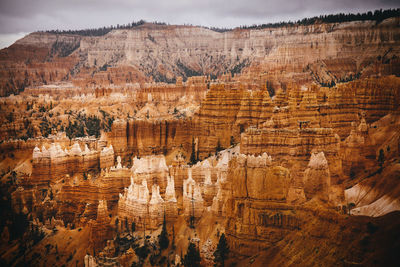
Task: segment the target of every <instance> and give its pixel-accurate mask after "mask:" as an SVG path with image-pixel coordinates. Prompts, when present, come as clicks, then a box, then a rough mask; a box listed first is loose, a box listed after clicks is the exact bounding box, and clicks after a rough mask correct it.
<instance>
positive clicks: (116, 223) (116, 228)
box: [115, 218, 119, 233]
mask: <svg viewBox="0 0 400 267" xmlns="http://www.w3.org/2000/svg"><path fill="white" fill-rule="evenodd" d="M118 224H119V220H118V218H117V219H115V231H116V233H118Z"/></svg>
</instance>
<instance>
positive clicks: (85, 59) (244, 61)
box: [0, 18, 399, 95]
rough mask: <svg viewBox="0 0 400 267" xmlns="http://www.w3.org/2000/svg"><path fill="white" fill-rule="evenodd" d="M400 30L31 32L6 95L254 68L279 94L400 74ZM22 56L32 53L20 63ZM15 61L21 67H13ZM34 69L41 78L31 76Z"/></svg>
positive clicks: (7, 54) (371, 25)
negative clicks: (293, 86) (292, 87)
mask: <svg viewBox="0 0 400 267" xmlns="http://www.w3.org/2000/svg"><path fill="white" fill-rule="evenodd" d="M398 25H399V19H398V18H392V19H388V20H386V21H384V22H381V23H379V24H378V25H375V22H371V21H366V22H349V23H340V24H339V23H333V24H315V25H311V26H290V27H284V28H273V29H272V28H266V29H260V30H255V29H253V30H240V29H236V30H233V31H228V32H224V33H218V32H214V31H211V30H207V29H204V28H199V27H190V26H163V25H152V24H145V25H142V26H140V27H137V28H134V29H129V30H127V29H126V30H113V31H111V32H110V33H108V34H106V35H104V36H100V37H82V36H74V35H65V34H64V35H63V34H58V35H55V34H49V33H32V34H30V35H28V36H26V37H25V38H23V39H21V40H19V41H18V42H16V43H15V44H14V45H13V46H11V47H10V48H8V49H4V50H3V51H2V52H1V56H0V60H1V61H2V62H3V63H4V64H2V65H3V66H4V67H3V74H4V75H1V76H2V77H3V79H2V84H3V85H4V87H2V88H3V90H2V92H1V95H8V94H10V93H15V92H17V91H18V90H19V89H22V88H24V87H26V86H28V85H31V84H36V83H45V84H46V83H48V82H54V81H60V80H62V79H64V80H65V79H66V80H71V79H77V80H81V79H85V77H93V80H94V81H97V82H98V83H99V84H110V83H115V84H123V83H127V82H132V81H145V80H146V79H149V78H147V77H151V79H154V80H156V81H173V80H175V79H176V77H179V76H183V77H188V76H192V75H214V76H216V75H221V74H223V73H225V72H226V71H228V72H230V71H232V72H240V70H241V69H243V68H247V67H248V69H249V71H250V76H251V77H254V76H255V79H257V80H259V81H260V82H261V83H263V84H265V83H266V82H268V83H269V85H270V86H271V88H275V89H278V88H281V87H285V86H286V85H287V84H288V83H290V81H293V80H294V81H296V82H297V83H299V84H304V83H307V82H310V81H316V82H318V83H321V84H330V83H332V82H338V81H342V80H348V79H353V78H354V77H360V76H361V77H367V76H369V75H371V74H373V73H382V74H398V73H399V67H398V66H399V64H398V63H399V61H398V60H399V59H398V57H397V56H396V55H397V54H398V53H399V50H398V47H399V46H398V42H399V30H398ZM366 49H367V50H368V53H361V51H366ZM22 50H23V51H25V52H24V53H25V54H22V56H21V55H18V57H14V56H13V55H14V54H19V52H18V51H22ZM14 58H17V59H20V61H21V63H20V64H18V65H14V61H15V60H14ZM55 66H57V67H56V68H54V67H55ZM10 69H12V70H13V71H11V72H10V71H9V70H10ZM26 69H27V71H25V70H26ZM35 69H36V70H37V73H38V74H35V75H30V74H29V70H32V72H34V70H35ZM24 73H25V74H24ZM261 73H263V74H262V75H261V76H260V74H261ZM267 73H268V74H267ZM277 73H280V74H279V75H280V76H281V78H280V79H277V77H276V76H277Z"/></svg>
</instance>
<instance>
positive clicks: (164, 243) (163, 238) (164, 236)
mask: <svg viewBox="0 0 400 267" xmlns="http://www.w3.org/2000/svg"><path fill="white" fill-rule="evenodd" d="M158 243H159V244H160V249H161V250H163V249H166V248H168V245H169V240H168V232H167V223H166V221H165V214H164V222H163V227H162V231H161V234H160V236H159V239H158Z"/></svg>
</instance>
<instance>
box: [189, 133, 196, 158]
mask: <svg viewBox="0 0 400 267" xmlns="http://www.w3.org/2000/svg"><path fill="white" fill-rule="evenodd" d="M190 164H196V152H195V145H194V138H193V137H192V153H191V154H190Z"/></svg>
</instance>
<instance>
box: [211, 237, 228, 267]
mask: <svg viewBox="0 0 400 267" xmlns="http://www.w3.org/2000/svg"><path fill="white" fill-rule="evenodd" d="M228 254H229V246H228V243H227V242H226V238H225V234H222V235H221V236H220V238H219V242H218V245H217V249H216V250H215V252H214V262H215V266H225V260H226V259H227V257H228Z"/></svg>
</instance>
